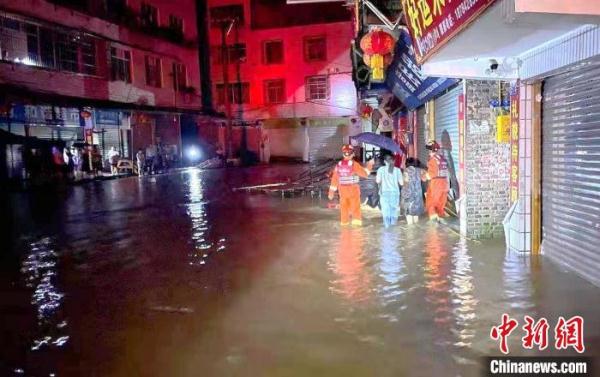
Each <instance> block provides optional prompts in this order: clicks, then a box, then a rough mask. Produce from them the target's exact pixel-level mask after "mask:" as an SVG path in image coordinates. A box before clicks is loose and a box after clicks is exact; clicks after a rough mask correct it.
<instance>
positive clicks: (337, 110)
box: [208, 0, 356, 120]
mask: <svg viewBox="0 0 600 377" xmlns="http://www.w3.org/2000/svg"><path fill="white" fill-rule="evenodd" d="M240 3H242V1H240V0H235V1H233V0H209V2H208V5H209V9H210V8H211V7H214V6H222V5H228V4H240ZM243 3H244V12H245V13H244V17H245V25H244V26H242V27H240V28H239V31H238V32H239V43H245V44H246V51H247V52H246V54H247V59H246V61H245V62H243V63H240V64H239V66H240V76H241V81H242V82H248V83H249V84H250V103H249V104H245V105H243V106H242V110H243V118H244V120H255V119H268V118H301V117H332V116H336V117H337V116H347V115H355V114H356V90H355V88H354V83H353V82H352V73H351V72H352V63H351V61H350V42H351V41H352V39H353V37H354V30H353V27H352V22H351V21H347V22H337V23H329V24H316V25H306V26H296V27H288V28H274V29H261V30H253V29H251V28H250V22H251V16H252V15H251V12H250V1H249V0H244V1H243ZM209 13H210V11H209ZM209 35H210V44H211V50H212V51H213V53H214V52H216V51H218V48H219V46H220V45H221V31H220V29H218V28H210V30H209ZM308 36H325V37H326V39H327V59H326V61H321V62H305V61H304V50H303V48H304V37H308ZM270 40H281V41H283V48H284V61H283V63H282V64H271V65H265V64H263V42H265V41H270ZM227 43H228V44H233V43H235V31H233V30H232V31H231V33H230V35H229V36H228V38H227ZM314 75H329V83H330V97H329V99H328V100H323V101H315V102H307V101H306V93H305V79H306V77H308V76H314ZM211 77H212V83H213V92H214V97H213V98H214V99H215V101H216V99H217V95H216V84H219V83H223V66H222V65H221V64H216V63H215V59H214V58H213V59H211ZM274 79H284V80H285V97H286V101H285V102H286V103H283V104H277V105H267V104H265V94H264V81H265V80H274ZM229 80H230V82H232V83H233V82H236V81H237V67H236V64H233V63H231V64H230V70H229ZM215 105H216V106H215V108H216V109H217V110H219V111H224V110H225V108H224V106H222V105H221V106H219V104H217V103H215ZM238 110H239V105H235V104H233V105H232V114H234V115H235V114H236V112H237V111H238Z"/></svg>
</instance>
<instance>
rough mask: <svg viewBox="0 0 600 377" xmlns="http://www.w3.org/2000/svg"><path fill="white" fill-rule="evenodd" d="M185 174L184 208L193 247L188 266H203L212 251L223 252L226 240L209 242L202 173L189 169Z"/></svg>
mask: <svg viewBox="0 0 600 377" xmlns="http://www.w3.org/2000/svg"><path fill="white" fill-rule="evenodd" d="M186 173H187V184H188V188H189V191H188V194H187V199H188V203H187V204H186V206H187V214H188V216H189V217H190V219H191V221H192V242H193V246H194V249H193V250H192V252H191V253H190V254H189V264H190V265H191V266H203V265H205V264H206V262H207V261H208V258H209V257H210V255H211V253H212V252H213V251H218V252H222V251H225V248H226V239H225V238H220V239H219V240H218V241H217V242H216V243H213V242H212V241H211V240H210V238H209V224H208V219H207V215H206V204H207V202H206V201H205V200H204V190H205V189H204V180H203V177H202V172H201V171H200V170H198V169H189V170H187V171H186Z"/></svg>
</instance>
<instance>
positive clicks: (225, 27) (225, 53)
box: [221, 20, 234, 158]
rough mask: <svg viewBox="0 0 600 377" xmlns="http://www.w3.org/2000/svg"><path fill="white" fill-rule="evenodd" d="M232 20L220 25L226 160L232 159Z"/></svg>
mask: <svg viewBox="0 0 600 377" xmlns="http://www.w3.org/2000/svg"><path fill="white" fill-rule="evenodd" d="M233 22H234V21H233V20H227V21H225V22H223V23H222V24H221V63H222V66H223V93H224V95H223V97H224V98H223V99H224V101H225V116H226V117H227V129H226V130H227V132H225V142H226V144H227V145H226V146H224V147H226V148H227V158H233V146H232V142H231V136H232V133H233V132H232V124H231V102H230V101H229V94H230V89H231V88H230V87H229V50H228V49H227V33H228V31H229V29H230V27H231V24H232V23H233Z"/></svg>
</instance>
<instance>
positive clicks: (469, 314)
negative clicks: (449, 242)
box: [450, 239, 478, 347]
mask: <svg viewBox="0 0 600 377" xmlns="http://www.w3.org/2000/svg"><path fill="white" fill-rule="evenodd" d="M452 264H453V269H452V276H451V282H452V287H451V289H450V291H451V293H452V302H453V305H454V309H453V311H452V313H453V315H454V318H455V326H456V328H455V331H454V332H455V334H456V336H457V338H458V339H457V341H456V342H455V343H454V345H455V346H459V347H470V346H471V343H472V340H473V338H474V337H475V328H474V325H475V320H476V318H477V317H476V314H475V309H476V307H477V304H478V300H477V299H476V298H475V296H474V288H475V286H474V284H473V273H472V271H471V256H470V255H469V251H468V248H467V241H466V240H465V239H461V240H460V241H458V243H457V244H456V246H455V247H454V249H453V253H452Z"/></svg>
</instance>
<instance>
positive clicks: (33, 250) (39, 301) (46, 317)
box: [21, 238, 69, 351]
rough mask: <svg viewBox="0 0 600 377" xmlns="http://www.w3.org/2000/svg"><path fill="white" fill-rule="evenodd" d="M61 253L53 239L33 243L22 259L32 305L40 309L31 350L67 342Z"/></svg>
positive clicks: (23, 272)
mask: <svg viewBox="0 0 600 377" xmlns="http://www.w3.org/2000/svg"><path fill="white" fill-rule="evenodd" d="M57 260H58V255H57V253H56V252H55V251H54V245H53V242H52V240H51V239H50V238H42V239H41V240H39V241H36V242H31V243H30V244H29V250H28V253H27V256H26V257H25V259H24V260H23V262H22V265H21V273H22V274H23V279H24V282H25V286H26V287H27V288H30V289H32V290H33V292H32V296H31V304H32V305H33V306H34V307H35V309H36V311H37V324H38V331H36V335H35V339H33V341H32V344H31V347H30V349H31V350H32V351H37V350H39V349H41V348H43V347H61V346H63V345H65V343H67V341H68V340H69V336H68V335H66V334H67V331H66V330H67V321H66V320H65V319H64V318H63V315H62V313H61V305H62V302H63V299H64V296H65V295H64V293H63V292H62V291H61V290H60V289H59V288H58V287H57V286H56V280H57V276H56V275H57Z"/></svg>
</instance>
